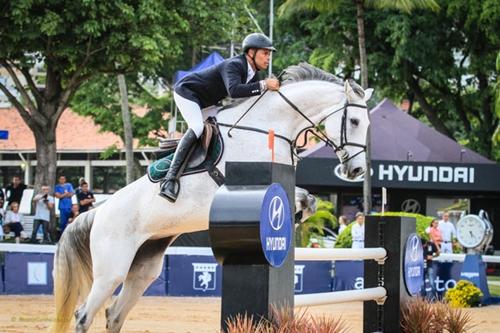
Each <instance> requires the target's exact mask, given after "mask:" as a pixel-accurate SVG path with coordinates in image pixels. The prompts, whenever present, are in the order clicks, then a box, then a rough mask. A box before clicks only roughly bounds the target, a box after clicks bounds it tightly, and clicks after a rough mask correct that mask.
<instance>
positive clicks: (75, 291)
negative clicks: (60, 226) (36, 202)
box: [52, 64, 372, 333]
mask: <svg viewBox="0 0 500 333" xmlns="http://www.w3.org/2000/svg"><path fill="white" fill-rule="evenodd" d="M286 73H287V75H286V76H285V78H286V79H285V80H284V82H283V85H282V87H281V88H280V92H281V93H282V94H283V96H285V97H286V98H287V99H288V102H287V101H286V100H285V98H283V97H282V96H280V95H279V93H277V92H272V91H269V92H267V93H266V94H265V95H264V96H262V97H261V99H260V100H259V101H258V103H257V104H256V105H255V106H254V107H253V108H252V109H251V111H249V112H248V113H247V114H246V115H245V117H244V118H243V119H242V121H241V123H240V125H241V126H246V127H253V128H257V129H260V130H264V131H267V130H268V129H274V131H275V133H276V134H277V135H278V134H279V135H280V136H282V137H285V138H288V139H289V140H291V141H294V140H295V138H297V136H298V135H299V134H300V133H301V132H302V131H303V130H304V129H306V128H311V127H312V126H313V125H314V126H316V125H324V127H323V126H320V127H318V128H317V132H318V133H319V135H320V136H321V137H322V140H323V141H325V142H327V143H328V144H331V145H333V146H334V147H336V148H337V153H338V155H339V157H340V158H341V161H342V162H343V171H344V174H345V176H346V177H348V178H354V177H357V176H359V175H361V174H362V173H363V172H364V169H365V154H364V147H365V143H366V134H367V129H368V126H369V117H368V112H367V109H366V101H367V100H368V99H369V98H370V96H371V92H372V91H371V89H367V90H366V92H365V91H363V89H362V88H361V87H360V86H358V85H357V84H355V83H354V82H349V81H347V82H345V84H342V82H341V81H340V83H339V79H337V78H335V77H334V76H333V75H331V74H329V73H326V72H324V71H321V70H319V69H317V68H315V67H312V66H310V65H307V64H301V65H299V66H292V67H290V68H288V69H287V70H286ZM256 98H258V97H252V98H249V99H247V100H245V101H244V102H242V103H241V104H239V105H237V106H235V107H233V108H230V109H228V110H225V111H222V112H219V114H218V115H217V121H218V122H219V123H226V124H234V123H235V121H236V119H239V118H240V116H241V115H242V114H243V113H244V112H245V111H247V109H248V108H249V106H250V105H252V103H253V102H255V101H256ZM227 132H228V127H221V133H222V136H223V138H224V142H225V150H224V154H223V156H222V159H221V160H220V163H219V164H218V168H219V170H220V171H221V172H222V173H223V174H224V172H225V162H226V161H270V158H271V157H270V153H269V151H268V149H267V140H268V137H267V135H265V134H263V133H259V132H256V131H249V130H246V129H241V128H235V129H234V130H232V132H231V136H230V137H229V136H228V135H227ZM275 161H276V162H277V163H284V164H292V163H295V158H294V157H293V156H292V155H291V147H290V143H289V142H288V141H287V140H284V139H280V138H277V139H276V142H275ZM180 182H181V191H180V193H179V197H178V200H177V202H176V203H175V204H172V203H169V202H168V201H167V200H165V199H163V198H161V197H160V196H159V195H158V191H159V185H158V184H153V183H151V182H150V181H149V180H148V177H147V176H144V177H142V178H140V179H138V180H136V181H135V182H133V183H131V184H129V185H128V186H126V187H125V188H123V189H121V190H119V191H118V192H116V193H115V194H114V195H113V196H112V197H110V198H109V199H108V200H107V201H106V202H105V203H104V204H103V205H101V206H99V207H98V208H96V209H94V210H91V211H89V212H88V213H86V214H82V215H80V216H79V217H78V219H77V220H76V221H75V223H72V224H71V225H69V226H68V228H67V229H66V231H65V232H64V234H63V236H62V237H61V239H60V241H59V245H58V248H57V252H56V255H55V258H54V272H53V275H54V295H55V302H56V312H57V313H56V320H55V323H54V325H53V327H52V331H53V332H58V333H60V332H66V331H67V329H68V328H69V325H70V322H71V317H72V315H73V311H74V309H75V307H76V304H77V302H78V301H79V300H80V301H84V302H83V304H82V305H81V306H80V307H79V308H78V310H77V311H76V312H75V313H74V315H75V319H76V323H75V331H76V332H87V330H88V329H89V326H90V325H91V323H92V321H93V319H94V316H95V315H96V313H97V311H98V310H99V309H100V308H101V307H102V306H103V305H104V303H105V301H106V300H107V299H109V298H110V297H111V296H112V294H113V292H114V291H115V289H116V288H117V287H118V286H119V285H120V284H122V289H121V292H120V293H119V295H118V296H117V297H116V298H115V299H114V301H113V303H112V305H111V306H110V307H109V308H108V309H106V320H107V324H106V328H107V332H109V333H111V332H119V331H120V329H121V327H122V325H123V323H124V320H125V317H126V315H127V314H128V312H129V311H130V310H131V308H132V307H133V306H134V305H135V303H136V302H137V301H138V299H139V298H140V297H141V296H142V294H143V293H144V291H145V290H146V288H147V287H148V286H149V285H150V284H151V283H152V282H153V281H154V280H155V279H156V278H157V277H158V276H159V274H160V272H161V267H162V262H163V257H164V251H165V250H166V248H167V246H168V245H169V244H171V242H172V241H173V240H174V239H175V238H176V237H177V236H178V235H180V234H182V233H187V232H193V231H199V230H206V229H208V222H209V221H208V216H209V210H210V205H211V202H212V199H213V197H214V194H215V191H216V190H217V188H218V186H217V185H216V183H215V182H214V181H213V180H212V179H211V178H210V177H209V175H208V174H207V173H199V174H194V175H189V176H185V177H182V178H181V181H180Z"/></svg>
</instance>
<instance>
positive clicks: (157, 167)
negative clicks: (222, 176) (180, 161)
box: [148, 134, 224, 183]
mask: <svg viewBox="0 0 500 333" xmlns="http://www.w3.org/2000/svg"><path fill="white" fill-rule="evenodd" d="M196 145H197V146H196V148H195V150H194V152H193V153H192V154H191V156H190V158H189V162H188V165H187V167H186V169H185V170H184V172H183V173H182V175H181V176H186V175H192V174H195V173H201V172H205V171H207V170H208V169H210V167H211V166H214V165H217V163H219V160H220V158H221V157H222V153H223V151H224V141H223V140H222V137H221V136H220V134H217V135H213V136H212V138H211V140H210V144H209V146H208V151H207V152H205V149H204V148H203V147H202V145H201V141H198V142H197V143H196ZM174 152H175V150H174V149H171V150H170V151H169V152H167V153H166V155H165V154H163V155H164V157H161V158H159V159H158V160H156V161H154V162H153V163H151V164H150V165H149V166H148V177H149V180H150V181H152V182H153V183H157V182H159V181H161V180H162V179H163V178H164V177H165V175H166V174H167V172H168V169H169V168H170V163H172V159H173V158H174ZM160 156H161V154H160ZM203 157H205V158H203Z"/></svg>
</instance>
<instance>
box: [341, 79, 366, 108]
mask: <svg viewBox="0 0 500 333" xmlns="http://www.w3.org/2000/svg"><path fill="white" fill-rule="evenodd" d="M344 90H345V94H346V96H347V100H348V101H349V102H350V103H356V102H359V101H360V100H363V96H364V92H363V88H361V86H360V85H358V84H357V83H356V81H354V80H353V79H348V80H346V81H345V82H344Z"/></svg>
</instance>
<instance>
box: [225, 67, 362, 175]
mask: <svg viewBox="0 0 500 333" xmlns="http://www.w3.org/2000/svg"><path fill="white" fill-rule="evenodd" d="M283 73H285V71H282V72H281V73H280V75H279V76H278V78H279V77H281V75H283ZM266 93H267V90H266V91H264V93H263V94H262V95H260V96H259V97H258V98H257V99H256V100H255V101H254V102H253V103H252V105H250V107H249V108H248V109H247V110H246V111H245V112H244V113H243V114H242V115H241V116H240V117H239V118H238V120H237V121H236V122H235V123H234V124H232V125H231V124H224V123H219V125H220V126H224V127H230V129H229V130H228V133H227V135H228V137H230V138H231V137H232V135H231V133H230V132H231V131H232V130H233V128H236V129H240V130H245V131H252V132H257V133H261V134H268V131H265V130H263V129H260V128H255V127H250V126H239V125H238V123H239V122H240V121H241V119H243V117H244V116H245V115H246V114H247V113H248V112H249V111H250V110H251V109H252V108H253V107H254V106H255V105H256V104H257V102H258V101H260V99H261V98H262V97H263V96H264V95H265V94H266ZM277 93H278V94H279V95H280V96H281V98H282V99H283V100H284V101H285V102H286V103H287V104H288V105H289V106H290V107H291V108H292V109H293V110H294V111H295V112H297V113H298V114H300V115H301V116H302V117H303V118H304V119H305V120H307V122H309V123H310V124H311V126H308V127H306V128H304V129H303V130H302V131H300V132H299V133H298V134H297V136H296V137H295V139H294V140H293V141H292V140H291V139H289V138H287V137H285V136H283V135H280V134H275V137H277V138H279V139H282V140H284V141H286V142H287V143H288V144H289V145H290V152H291V156H290V157H291V160H292V164H293V165H294V164H295V160H294V158H293V156H295V157H296V158H297V159H299V160H300V159H301V158H300V157H299V156H298V155H297V149H300V148H303V147H305V145H306V144H307V138H308V135H313V136H315V137H317V138H318V139H319V140H320V141H322V142H324V143H325V145H327V146H330V147H331V148H332V149H333V150H334V152H335V154H336V155H337V156H338V158H339V160H340V162H341V163H345V162H347V161H349V160H351V159H353V158H354V157H356V156H358V155H359V154H361V153H362V152H365V151H366V145H362V144H359V143H355V142H349V141H347V108H348V107H357V108H363V109H368V107H367V106H365V105H361V104H356V103H348V102H347V101H346V102H345V103H344V105H343V106H342V107H340V108H338V109H335V110H333V111H332V112H330V113H329V114H327V115H326V116H325V117H323V118H322V119H321V120H320V121H319V122H318V124H315V123H314V122H313V121H312V120H311V119H309V117H308V116H307V115H306V114H304V113H303V112H302V111H301V110H300V109H299V108H298V107H297V105H295V104H294V103H293V102H292V101H291V100H290V99H288V97H286V96H285V95H284V94H283V93H282V92H281V91H279V90H278V91H277ZM339 111H343V115H342V121H341V128H340V145H337V144H336V143H335V142H333V141H332V140H330V139H329V138H328V135H327V134H326V133H325V132H324V131H323V129H321V127H320V126H321V124H322V123H323V122H324V121H325V120H326V119H328V118H329V117H330V116H332V115H334V114H335V113H337V112H339ZM302 134H304V135H305V142H304V144H303V145H301V146H297V141H298V139H299V136H300V135H302ZM345 146H354V147H359V148H361V150H360V151H359V152H357V153H356V154H354V155H352V156H349V153H348V152H347V151H346V150H345V149H344V147H345Z"/></svg>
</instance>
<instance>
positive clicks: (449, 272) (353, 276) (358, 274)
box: [333, 260, 462, 297]
mask: <svg viewBox="0 0 500 333" xmlns="http://www.w3.org/2000/svg"><path fill="white" fill-rule="evenodd" d="M334 267H335V270H334V271H335V274H334V278H333V291H341V290H354V289H358V290H359V289H363V288H364V278H363V276H364V273H363V271H364V261H363V260H355V261H337V262H335V263H334ZM432 268H433V272H434V274H433V275H432V276H431V280H432V285H431V284H430V283H431V281H430V280H429V276H428V275H427V276H426V279H425V285H422V288H421V290H420V292H419V293H420V294H421V295H426V294H427V295H428V294H429V293H430V292H432V289H431V287H432V286H433V287H434V290H435V292H436V293H437V296H439V297H443V296H444V293H445V292H446V290H448V289H450V288H453V287H455V285H456V284H457V281H458V280H459V279H460V271H461V269H462V263H461V262H457V261H454V262H438V261H434V262H433V263H432Z"/></svg>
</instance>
